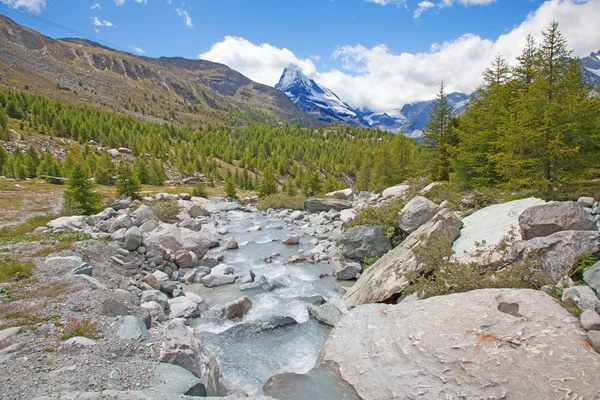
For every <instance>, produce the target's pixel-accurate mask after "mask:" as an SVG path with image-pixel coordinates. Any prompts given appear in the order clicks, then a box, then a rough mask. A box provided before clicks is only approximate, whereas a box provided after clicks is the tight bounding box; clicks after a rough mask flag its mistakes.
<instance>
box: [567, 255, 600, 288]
mask: <svg viewBox="0 0 600 400" xmlns="http://www.w3.org/2000/svg"><path fill="white" fill-rule="evenodd" d="M597 262H598V258H597V257H594V256H592V255H591V254H589V253H586V254H582V255H581V257H579V259H578V260H577V262H575V264H574V265H573V267H572V268H571V270H570V271H569V278H571V279H573V281H575V282H581V281H583V273H584V272H585V270H586V269H588V268H589V267H591V266H592V265H594V264H596V263H597Z"/></svg>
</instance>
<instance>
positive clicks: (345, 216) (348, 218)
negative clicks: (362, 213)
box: [340, 208, 356, 224]
mask: <svg viewBox="0 0 600 400" xmlns="http://www.w3.org/2000/svg"><path fill="white" fill-rule="evenodd" d="M354 218H356V211H355V210H354V209H352V208H351V209H348V210H342V211H340V221H342V222H343V223H345V224H347V223H349V222H352V221H354Z"/></svg>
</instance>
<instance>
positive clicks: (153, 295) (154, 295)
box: [140, 290, 169, 310]
mask: <svg viewBox="0 0 600 400" xmlns="http://www.w3.org/2000/svg"><path fill="white" fill-rule="evenodd" d="M140 301H141V302H142V304H143V303H146V302H150V301H155V302H157V303H158V304H160V306H161V307H162V309H163V310H164V309H165V307H166V306H167V303H168V301H169V298H168V297H167V295H166V294H164V293H162V292H159V291H158V290H144V291H143V292H142V298H141V299H140Z"/></svg>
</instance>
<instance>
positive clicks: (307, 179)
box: [302, 169, 323, 197]
mask: <svg viewBox="0 0 600 400" xmlns="http://www.w3.org/2000/svg"><path fill="white" fill-rule="evenodd" d="M322 190H323V182H322V179H321V174H319V173H318V172H317V171H316V170H314V169H312V170H310V171H309V172H307V173H306V174H305V175H304V182H303V183H302V193H304V195H305V196H306V197H311V196H314V195H316V194H317V193H321V192H322Z"/></svg>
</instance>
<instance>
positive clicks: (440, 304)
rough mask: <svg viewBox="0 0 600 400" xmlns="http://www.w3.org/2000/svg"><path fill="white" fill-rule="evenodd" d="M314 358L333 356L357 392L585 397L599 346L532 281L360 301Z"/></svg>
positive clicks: (595, 376) (380, 397) (590, 392)
mask: <svg viewBox="0 0 600 400" xmlns="http://www.w3.org/2000/svg"><path fill="white" fill-rule="evenodd" d="M592 332H593V331H592ZM321 360H322V361H325V362H327V361H332V362H335V363H337V364H339V367H340V372H341V375H342V378H343V379H344V380H345V381H346V382H348V383H349V384H350V385H352V386H353V387H354V389H356V391H357V393H358V395H359V396H360V398H362V399H365V400H371V399H373V400H375V399H377V400H392V399H412V398H423V399H453V398H468V399H474V398H487V399H501V398H515V399H555V398H590V399H593V398H595V397H597V395H598V385H597V382H598V381H599V380H600V355H599V354H597V353H596V352H594V351H593V350H592V349H591V346H590V345H589V344H588V342H587V338H586V336H585V334H584V332H583V331H582V330H581V328H580V327H579V325H578V321H577V320H576V319H575V318H574V317H573V316H572V315H571V314H570V313H569V312H568V311H567V310H565V309H564V308H563V307H561V306H560V305H559V304H558V303H557V302H556V301H555V300H554V299H553V298H552V297H550V296H548V295H546V294H545V293H543V292H540V291H534V290H515V289H486V290H476V291H472V292H468V293H460V294H453V295H448V296H438V297H432V298H429V299H426V300H420V301H417V302H411V303H402V304H399V305H384V304H372V305H364V306H360V307H357V308H355V309H354V310H352V311H351V312H350V313H349V315H347V316H346V317H344V318H343V319H342V320H341V321H340V322H339V323H338V324H337V325H336V327H335V329H334V330H333V332H332V333H331V335H330V338H329V340H328V342H327V344H326V345H325V347H324V348H323V350H322V352H321ZM532 377H535V379H532Z"/></svg>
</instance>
